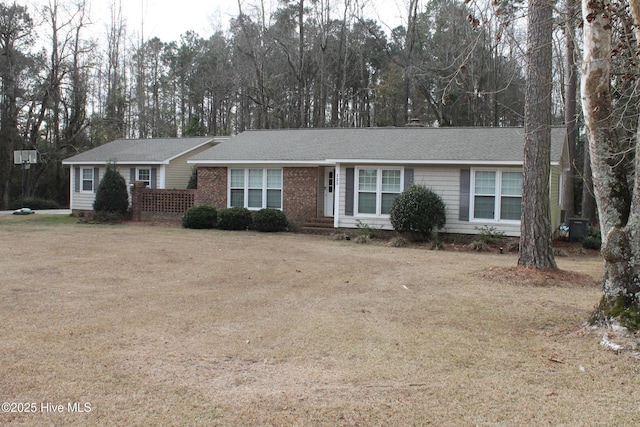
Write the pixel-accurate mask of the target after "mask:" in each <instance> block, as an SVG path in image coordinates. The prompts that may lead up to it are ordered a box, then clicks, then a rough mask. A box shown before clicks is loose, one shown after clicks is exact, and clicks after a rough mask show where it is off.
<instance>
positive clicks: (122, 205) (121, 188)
mask: <svg viewBox="0 0 640 427" xmlns="http://www.w3.org/2000/svg"><path fill="white" fill-rule="evenodd" d="M93 210H94V211H95V212H96V214H110V215H113V214H115V215H117V216H120V217H125V216H126V215H127V212H128V210H129V194H128V192H127V183H126V181H125V180H124V178H123V177H122V175H120V173H119V172H118V170H117V168H116V165H115V164H113V163H110V164H108V165H107V171H106V172H105V174H104V176H103V177H102V180H101V181H100V185H98V189H97V191H96V199H95V201H94V202H93Z"/></svg>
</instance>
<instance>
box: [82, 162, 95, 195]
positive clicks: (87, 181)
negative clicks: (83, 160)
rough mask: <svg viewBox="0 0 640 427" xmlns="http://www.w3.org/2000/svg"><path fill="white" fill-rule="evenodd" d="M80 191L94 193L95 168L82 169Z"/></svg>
mask: <svg viewBox="0 0 640 427" xmlns="http://www.w3.org/2000/svg"><path fill="white" fill-rule="evenodd" d="M81 174H82V175H81V177H80V179H81V181H82V184H81V187H80V191H82V192H85V193H93V188H94V185H93V168H82V172H81Z"/></svg>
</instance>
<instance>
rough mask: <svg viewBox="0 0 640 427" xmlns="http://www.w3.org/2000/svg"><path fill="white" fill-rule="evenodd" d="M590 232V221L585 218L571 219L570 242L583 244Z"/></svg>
mask: <svg viewBox="0 0 640 427" xmlns="http://www.w3.org/2000/svg"><path fill="white" fill-rule="evenodd" d="M588 231H589V220H588V219H585V218H569V241H570V242H582V241H583V240H584V239H585V238H586V237H587V233H588Z"/></svg>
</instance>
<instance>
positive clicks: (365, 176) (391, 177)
mask: <svg viewBox="0 0 640 427" xmlns="http://www.w3.org/2000/svg"><path fill="white" fill-rule="evenodd" d="M356 179H357V181H356V182H357V186H356V190H357V194H356V203H357V210H356V212H358V214H360V215H377V216H381V215H389V213H390V212H391V206H392V205H393V202H394V200H395V199H396V197H398V196H399V195H400V193H401V192H402V170H401V169H382V168H358V174H357V178H356Z"/></svg>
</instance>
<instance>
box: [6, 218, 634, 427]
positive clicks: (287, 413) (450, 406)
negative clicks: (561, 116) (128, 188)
mask: <svg viewBox="0 0 640 427" xmlns="http://www.w3.org/2000/svg"><path fill="white" fill-rule="evenodd" d="M31 217H36V215H32V216H31ZM0 241H1V242H2V244H1V245H0V268H1V270H0V271H2V280H0V339H1V340H2V346H0V391H2V393H1V394H2V399H3V401H4V402H9V403H13V404H14V405H13V406H10V407H8V408H9V409H10V410H9V411H8V412H3V413H0V424H3V425H4V424H10V425H29V426H30V425H82V426H86V425H203V426H212V425H214V426H215V425H220V426H239V425H252V426H291V425H298V426H307V425H312V426H324V425H327V426H339V425H345V426H356V425H361V426H365V425H380V426H387V425H389V426H397V425H452V426H453V425H542V424H554V425H558V424H564V425H621V424H626V425H631V424H637V423H639V422H640V413H639V412H638V404H637V402H638V401H640V375H638V374H639V373H640V372H639V369H638V362H637V360H635V359H633V358H631V357H628V356H626V355H624V354H620V355H619V354H615V353H614V352H612V351H608V350H606V349H605V348H603V347H602V346H600V345H599V343H600V337H599V336H597V335H594V334H591V333H587V332H585V329H584V322H585V320H586V319H587V318H588V316H589V314H590V313H591V310H592V309H593V305H594V304H595V303H597V301H598V300H599V297H600V286H599V285H598V283H597V279H598V278H599V276H600V275H601V268H602V263H601V260H600V259H599V258H598V257H597V256H594V257H585V256H581V257H566V258H561V259H558V263H559V265H560V267H561V269H562V271H563V272H566V273H562V274H563V276H561V277H556V276H549V277H547V276H545V277H543V278H535V279H534V280H533V281H532V276H531V275H530V274H524V275H523V272H522V271H521V270H518V269H516V268H515V267H514V266H515V265H516V262H517V257H516V255H515V254H502V255H500V254H495V253H475V252H455V251H431V250H427V249H424V248H420V249H417V248H395V247H389V246H387V245H375V244H356V243H354V242H353V241H335V240H331V239H330V238H328V237H322V236H309V235H300V234H293V233H281V234H260V233H253V232H223V231H218V230H206V231H197V230H184V229H181V228H179V227H171V226H146V225H135V224H123V225H117V226H100V225H88V224H76V223H74V222H72V221H66V222H65V221H61V220H57V221H46V220H44V219H39V218H2V219H0ZM525 273H526V272H525ZM589 278H591V280H589ZM540 280H542V282H540ZM540 283H541V284H542V285H541V286H540ZM557 283H561V285H557ZM527 284H533V285H534V286H530V285H527ZM523 285H524V286H523ZM19 404H20V405H19ZM25 404H28V406H25ZM31 404H33V405H34V406H31ZM85 404H87V405H85ZM59 405H62V406H59ZM25 408H29V409H32V408H34V409H35V410H34V411H31V412H30V413H26V411H25ZM60 408H62V409H61V410H58V409H60ZM80 409H82V410H83V411H80ZM87 409H89V411H87Z"/></svg>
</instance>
